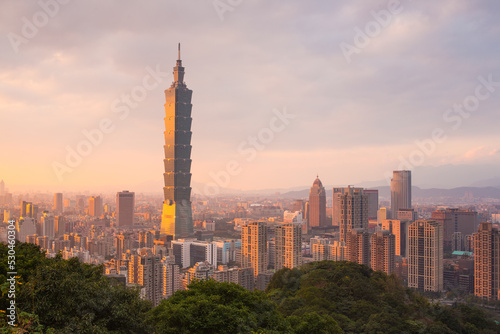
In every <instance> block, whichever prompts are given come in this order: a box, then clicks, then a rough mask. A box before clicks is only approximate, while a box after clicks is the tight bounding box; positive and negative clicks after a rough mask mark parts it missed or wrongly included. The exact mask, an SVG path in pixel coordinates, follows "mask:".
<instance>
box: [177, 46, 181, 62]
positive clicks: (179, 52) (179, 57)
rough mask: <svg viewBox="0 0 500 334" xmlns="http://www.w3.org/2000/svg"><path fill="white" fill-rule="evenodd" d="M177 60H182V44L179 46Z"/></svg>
mask: <svg viewBox="0 0 500 334" xmlns="http://www.w3.org/2000/svg"><path fill="white" fill-rule="evenodd" d="M177 60H181V43H179V45H178V46H177Z"/></svg>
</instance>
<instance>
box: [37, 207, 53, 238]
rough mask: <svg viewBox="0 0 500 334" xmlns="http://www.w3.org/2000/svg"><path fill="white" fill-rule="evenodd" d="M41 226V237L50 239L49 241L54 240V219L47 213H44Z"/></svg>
mask: <svg viewBox="0 0 500 334" xmlns="http://www.w3.org/2000/svg"><path fill="white" fill-rule="evenodd" d="M41 225H42V233H41V236H45V237H48V238H49V239H54V237H55V235H56V231H55V230H56V229H55V221H54V217H53V216H51V215H49V214H47V213H44V214H43V216H42V219H41Z"/></svg>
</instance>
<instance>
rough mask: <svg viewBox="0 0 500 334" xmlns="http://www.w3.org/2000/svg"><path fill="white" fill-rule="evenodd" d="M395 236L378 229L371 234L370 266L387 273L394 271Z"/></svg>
mask: <svg viewBox="0 0 500 334" xmlns="http://www.w3.org/2000/svg"><path fill="white" fill-rule="evenodd" d="M395 251H396V237H395V236H394V234H392V233H390V232H389V231H387V230H382V231H378V232H377V233H374V234H372V236H371V267H372V269H373V270H378V271H383V272H385V273H386V274H387V275H390V274H392V273H393V272H394V269H395V268H396V267H395V262H394V255H395Z"/></svg>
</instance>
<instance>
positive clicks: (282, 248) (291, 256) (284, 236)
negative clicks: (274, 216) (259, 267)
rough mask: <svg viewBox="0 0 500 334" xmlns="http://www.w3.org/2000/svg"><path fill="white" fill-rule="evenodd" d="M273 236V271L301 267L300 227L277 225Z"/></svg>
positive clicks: (295, 225) (287, 224) (297, 225)
mask: <svg viewBox="0 0 500 334" xmlns="http://www.w3.org/2000/svg"><path fill="white" fill-rule="evenodd" d="M274 235H275V261H274V269H275V270H279V269H281V268H283V267H286V268H289V269H292V268H295V267H298V266H301V265H302V227H301V226H300V225H299V224H293V223H285V224H280V225H277V226H276V227H275V229H274Z"/></svg>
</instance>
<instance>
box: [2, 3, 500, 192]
mask: <svg viewBox="0 0 500 334" xmlns="http://www.w3.org/2000/svg"><path fill="white" fill-rule="evenodd" d="M499 11H500V3H499V2H498V1H493V0H491V1H471V0H442V1H418V2H417V1H411V0H406V1H394V0H391V1H377V0H374V1H370V2H361V1H326V0H324V1H320V0H316V1H307V2H306V1H297V0H289V1H286V2H285V1H273V0H271V1H270V0H266V1H264V0H252V1H248V0H214V1H212V0H207V1H202V0H197V1H193V0H182V1H181V0H162V1H159V0H152V1H143V2H138V1H118V0H115V1H105V2H103V1H93V0H89V1H75V0H73V1H70V0H64V1H63V0H59V1H56V0H40V1H38V2H35V1H30V2H27V1H26V2H21V1H15V0H5V1H2V2H0V35H1V36H3V37H2V38H0V67H1V71H0V129H1V130H0V131H1V132H0V133H1V136H0V152H1V154H0V179H4V180H5V182H6V185H7V187H9V188H10V189H11V190H14V191H15V190H17V189H26V188H27V187H28V188H30V187H31V188H30V189H35V188H41V189H43V188H46V189H53V190H57V189H60V190H68V189H74V190H78V189H103V187H108V188H109V189H116V190H121V189H130V190H150V191H156V189H157V190H158V192H161V187H162V182H163V176H162V173H163V162H162V160H163V155H164V153H163V144H164V137H163V131H164V122H163V117H164V113H165V111H164V106H163V104H164V102H165V98H164V93H163V91H164V90H165V89H168V88H169V87H170V84H171V82H172V80H173V77H172V67H173V66H175V60H176V58H177V43H179V42H180V43H181V58H182V61H183V65H184V66H185V71H186V75H185V82H186V84H187V86H188V87H189V88H190V89H192V90H193V99H192V104H193V109H192V117H193V123H192V131H193V136H192V146H193V148H192V160H193V163H192V182H193V187H194V188H195V192H200V193H205V194H215V193H217V192H218V191H221V189H224V188H231V189H241V190H255V189H269V188H291V187H296V186H303V185H311V184H312V182H313V181H314V179H315V178H316V175H319V176H320V179H321V180H322V182H323V184H332V185H347V184H356V183H360V182H363V181H373V180H387V179H388V178H390V174H391V171H392V170H395V169H412V170H413V169H415V168H425V167H440V166H455V165H468V166H472V167H474V166H478V168H479V167H481V166H485V165H487V166H493V167H495V166H500V131H498V129H499V124H500V67H499V59H500V43H499V42H500V41H499V39H500V21H498V13H499ZM449 170H451V175H453V168H451V169H449ZM478 170H480V169H478ZM447 176H449V175H447ZM457 177H458V176H457ZM462 181H463V182H464V183H467V182H466V181H465V180H457V182H458V183H459V182H462ZM464 185H465V184H464Z"/></svg>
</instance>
